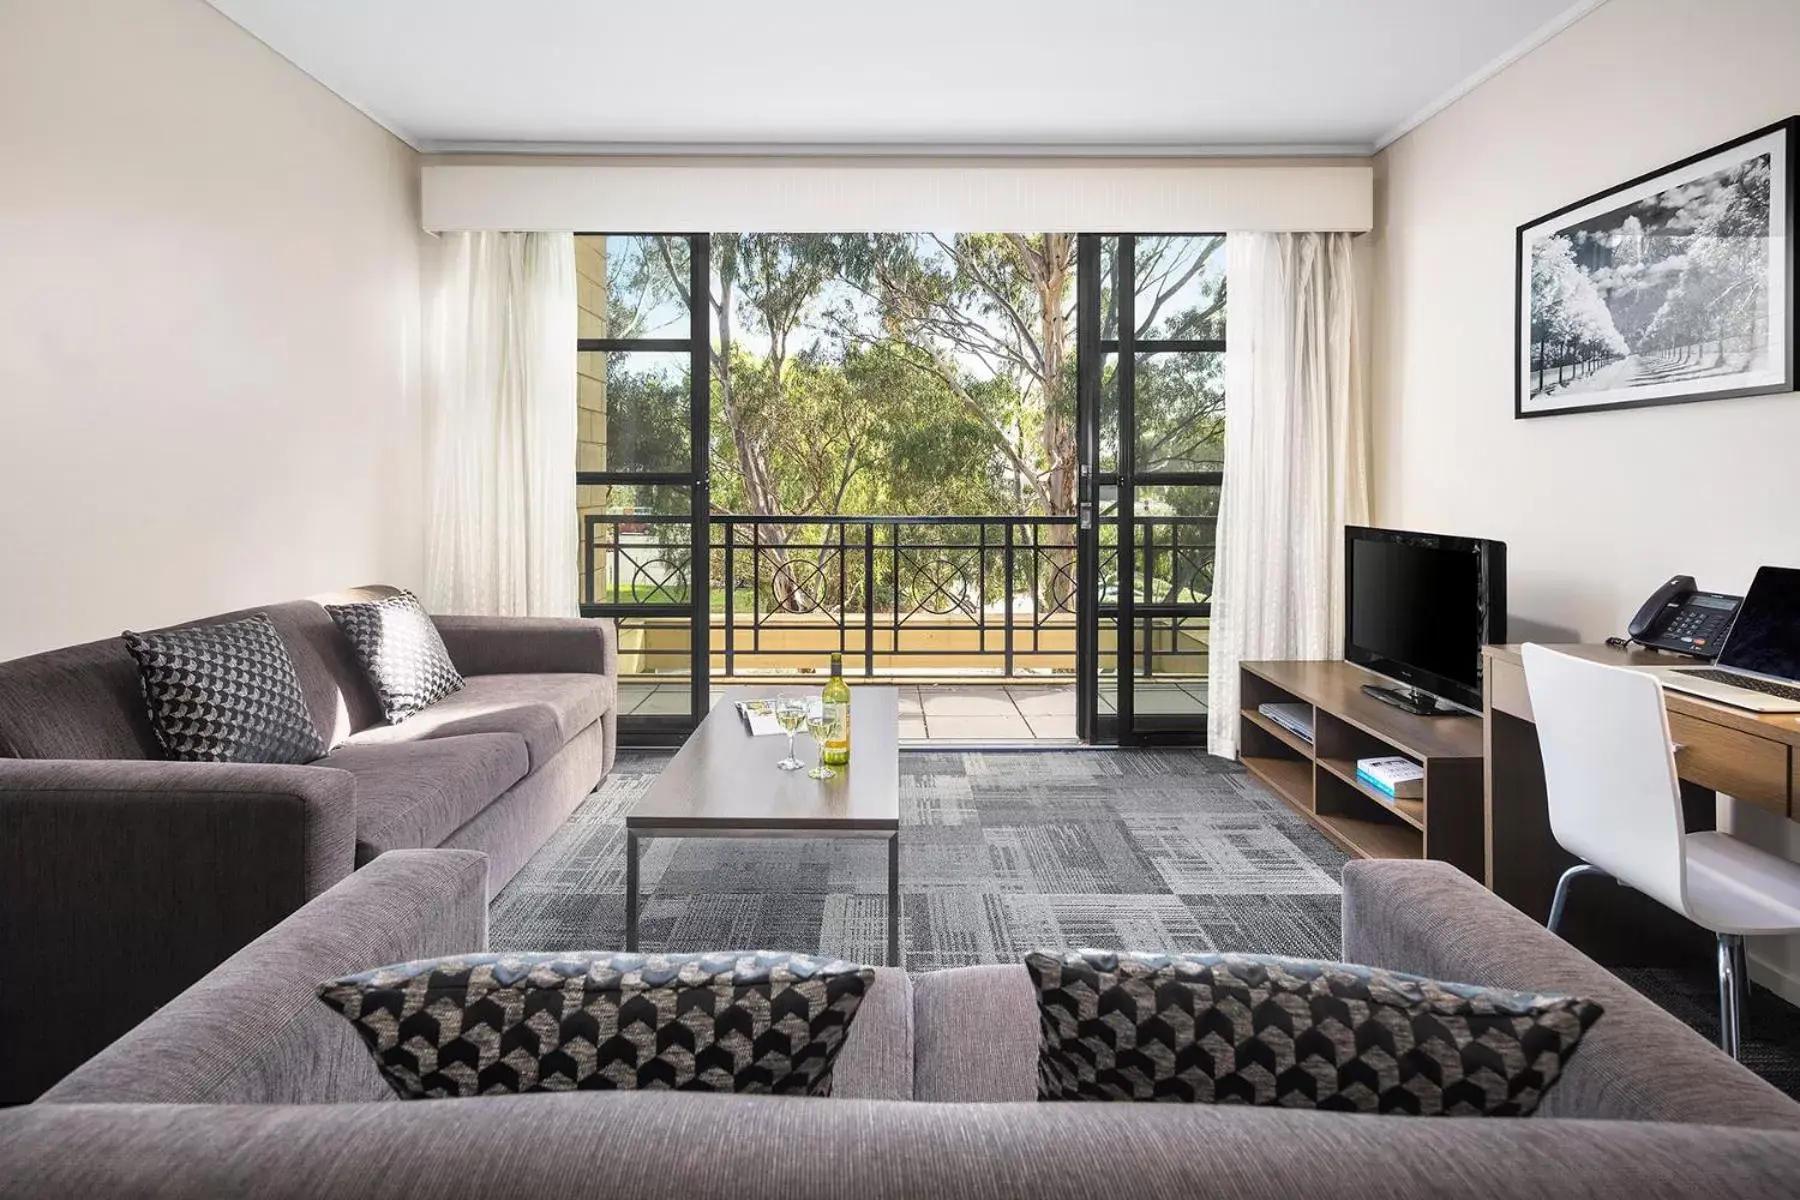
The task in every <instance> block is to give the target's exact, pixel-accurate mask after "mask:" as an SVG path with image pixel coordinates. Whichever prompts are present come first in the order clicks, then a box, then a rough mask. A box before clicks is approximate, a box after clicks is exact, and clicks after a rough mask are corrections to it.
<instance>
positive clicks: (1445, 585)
mask: <svg viewBox="0 0 1800 1200" xmlns="http://www.w3.org/2000/svg"><path fill="white" fill-rule="evenodd" d="M1505 640H1506V543H1505V542H1493V541H1488V540H1486V539H1484V538H1466V537H1448V536H1445V535H1442V534H1435V533H1412V532H1408V531H1405V530H1399V529H1371V528H1367V527H1365V526H1360V525H1351V526H1348V527H1346V528H1345V530H1344V657H1345V658H1347V659H1348V660H1350V661H1351V662H1353V663H1357V664H1359V665H1361V666H1364V667H1367V668H1368V669H1369V670H1371V671H1374V672H1377V673H1378V674H1381V675H1386V676H1388V677H1389V678H1391V679H1394V680H1397V681H1399V682H1400V683H1403V684H1405V685H1406V687H1405V688H1383V687H1376V686H1373V685H1370V686H1367V687H1365V688H1364V689H1363V690H1364V691H1366V692H1368V693H1369V694H1370V695H1372V696H1375V697H1376V698H1377V699H1380V700H1385V701H1387V702H1388V703H1390V704H1397V705H1399V706H1400V707H1401V708H1406V709H1410V710H1411V711H1414V712H1421V713H1433V712H1440V711H1444V709H1443V708H1442V706H1440V705H1439V704H1438V702H1437V699H1436V698H1438V697H1441V698H1442V699H1444V700H1448V701H1450V703H1451V704H1453V705H1458V706H1460V707H1462V708H1465V709H1471V710H1476V711H1479V710H1480V708H1481V647H1482V646H1483V645H1486V644H1488V643H1490V642H1504V641H1505Z"/></svg>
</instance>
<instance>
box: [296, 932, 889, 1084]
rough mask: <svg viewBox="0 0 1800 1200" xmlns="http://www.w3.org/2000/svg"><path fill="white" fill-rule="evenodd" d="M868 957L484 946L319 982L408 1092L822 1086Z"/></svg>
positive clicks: (865, 979) (867, 977) (864, 981)
mask: <svg viewBox="0 0 1800 1200" xmlns="http://www.w3.org/2000/svg"><path fill="white" fill-rule="evenodd" d="M874 978H875V971H874V969H873V968H871V967H862V966H856V965H853V964H851V963H844V962H835V961H828V960H825V959H819V958H808V957H806V956H805V955H799V954H770V953H754V954H741V955H735V954H669V955H643V954H505V955H496V954H482V955H469V956H464V957H460V958H440V959H432V960H429V961H425V962H412V963H401V964H399V965H397V966H391V967H378V968H376V969H375V970H373V971H365V972H363V973H362V974H360V975H351V976H348V977H346V978H343V979H335V980H329V981H327V982H326V983H323V984H321V985H319V998H320V999H322V1000H324V1001H325V1003H327V1004H329V1005H330V1006H331V1007H332V1008H335V1009H337V1010H338V1011H339V1012H341V1013H343V1014H344V1015H345V1016H346V1017H348V1018H350V1020H351V1022H352V1023H353V1024H355V1026H356V1032H357V1033H359V1034H361V1035H362V1039H363V1041H364V1042H365V1043H366V1044H367V1045H368V1047H369V1050H370V1052H371V1053H373V1054H374V1055H375V1059H376V1061H377V1062H378V1063H379V1064H380V1066H381V1073H382V1075H384V1076H385V1077H386V1078H387V1081H388V1083H389V1085H390V1086H392V1087H393V1089H394V1091H396V1092H398V1093H399V1094H400V1097H401V1098H402V1099H405V1100H421V1099H430V1098H442V1097H451V1096H483V1095H494V1094H504V1093H514V1092H568V1091H576V1090H605V1091H613V1090H625V1091H631V1090H650V1089H668V1088H672V1089H680V1090H684V1091H701V1092H770V1093H776V1094H787V1095H806V1096H824V1095H828V1094H830V1091H831V1064H832V1061H833V1060H834V1059H835V1058H836V1057H837V1052H838V1050H839V1049H840V1048H841V1047H842V1046H843V1043H844V1035H845V1033H846V1032H848V1030H849V1028H850V1021H851V1018H853V1017H854V1016H855V1015H856V1009H857V1006H858V1005H860V1004H861V1003H862V998H863V995H864V994H865V993H866V992H867V991H868V987H869V984H870V983H871V982H872V981H873V980H874Z"/></svg>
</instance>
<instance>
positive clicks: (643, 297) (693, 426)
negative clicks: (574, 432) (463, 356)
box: [575, 234, 711, 744]
mask: <svg viewBox="0 0 1800 1200" xmlns="http://www.w3.org/2000/svg"><path fill="white" fill-rule="evenodd" d="M708 242H709V239H708V238H707V236H706V235H705V234H697V235H682V236H676V235H622V234H577V235H576V238H575V243H576V246H575V261H576V273H577V292H578V302H579V306H580V318H579V319H580V328H579V330H578V338H579V340H578V342H577V343H576V351H577V363H578V366H577V377H578V396H577V403H578V405H579V408H580V413H579V422H580V431H579V435H578V437H579V443H578V451H577V462H576V475H575V480H576V492H577V499H576V503H577V506H578V509H579V517H580V539H581V540H580V550H581V559H580V562H581V614H582V616H585V617H608V618H611V619H613V620H614V621H615V622H617V624H618V628H619V692H620V696H619V712H620V737H621V740H628V741H631V742H635V743H637V744H654V743H659V742H668V741H676V740H679V739H680V738H681V737H682V736H684V735H685V734H686V733H687V732H688V731H690V730H691V729H693V727H694V725H695V724H696V723H697V722H698V720H699V719H700V717H702V716H704V715H705V713H706V710H707V704H708V699H707V667H708V658H709V653H710V645H709V643H710V633H709V628H710V618H711V580H710V572H709V569H708V568H709V560H710V557H711V556H710V555H709V554H708V553H707V550H706V547H707V545H708V539H709V532H708V522H707V514H708V510H709V507H710V494H709V493H710V487H709V484H710V474H709V466H708V464H709V460H710V457H711V455H710V449H709V444H708V431H709V429H710V425H711V414H710V411H709V397H710V394H711V389H710V387H709V384H708V380H709V360H708V353H709V344H708V334H707V301H706V297H707V295H708V287H709V279H708V269H709V268H708V263H709V253H710V252H709V245H708Z"/></svg>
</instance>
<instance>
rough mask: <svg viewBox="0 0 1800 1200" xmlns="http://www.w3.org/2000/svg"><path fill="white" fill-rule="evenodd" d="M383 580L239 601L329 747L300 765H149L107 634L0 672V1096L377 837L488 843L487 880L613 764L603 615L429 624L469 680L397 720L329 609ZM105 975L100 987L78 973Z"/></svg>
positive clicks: (146, 1010)
mask: <svg viewBox="0 0 1800 1200" xmlns="http://www.w3.org/2000/svg"><path fill="white" fill-rule="evenodd" d="M393 591H394V589H392V588H382V587H375V588H359V589H354V590H352V591H349V592H345V593H341V594H340V595H339V596H333V597H319V598H315V599H312V600H298V601H291V602H288V603H283V604H272V605H267V606H264V607H262V608H259V609H254V610H247V611H255V612H266V613H267V614H268V615H269V617H270V619H271V620H272V621H273V622H274V624H275V626H276V628H277V629H278V630H279V631H280V633H281V635H282V639H283V641H284V642H285V643H286V645H287V647H288V652H289V654H290V655H291V656H292V658H293V660H294V665H295V669H296V671H297V672H298V674H299V677H300V684H301V687H302V689H303V691H304V692H305V693H306V698H307V703H308V706H309V708H310V709H311V711H312V716H313V720H314V723H315V724H316V725H317V726H318V727H319V729H320V731H321V733H323V734H324V735H325V738H326V740H327V741H328V742H329V743H331V744H332V745H333V746H334V747H335V748H334V749H333V750H332V752H331V753H330V754H329V755H328V756H327V757H325V758H322V759H320V760H318V761H317V762H315V763H312V764H310V765H307V766H264V765H239V764H221V763H174V762H167V761H164V760H163V759H162V757H161V752H160V749H159V747H158V745H157V742H156V738H155V735H154V733H153V732H152V731H151V729H150V726H149V723H148V721H147V719H146V716H145V711H144V701H143V697H142V694H141V691H140V689H139V685H138V678H137V669H136V666H135V664H134V663H133V661H132V659H131V657H130V655H129V654H128V653H127V652H126V650H125V648H124V646H123V644H122V643H121V642H120V641H119V640H118V639H116V638H109V639H106V640H104V641H98V642H92V643H89V644H87V645H82V646H72V647H69V648H67V649H63V650H53V651H50V652H48V653H45V654H38V655H33V656H31V657H29V658H22V659H17V660H14V661H12V662H7V663H0V913H4V914H5V918H4V920H0V962H5V963H9V964H13V968H12V969H8V970H4V971H0V1102H13V1101H21V1100H28V1099H30V1098H31V1097H33V1096H35V1095H37V1094H38V1093H39V1092H41V1091H42V1090H43V1089H44V1088H46V1087H48V1086H49V1085H50V1084H51V1083H53V1082H54V1081H55V1080H56V1079H58V1078H60V1077H61V1076H62V1075H63V1074H64V1073H66V1072H67V1071H69V1070H70V1069H71V1068H73V1067H74V1066H76V1065H77V1064H78V1063H80V1062H82V1061H83V1060H84V1059H86V1058H87V1057H88V1056H90V1055H91V1054H93V1053H94V1052H95V1051H97V1050H99V1049H101V1048H102V1047H104V1046H105V1045H107V1044H108V1043H109V1042H111V1041H112V1040H113V1039H115V1038H117V1037H118V1036H119V1035H120V1034H122V1033H124V1032H125V1031H126V1030H128V1029H130V1028H131V1027H132V1026H133V1025H135V1024H137V1022H138V1021H140V1020H142V1019H143V1018H144V1017H145V1016H148V1015H149V1014H150V1013H151V1012H152V1011H153V1010H154V1009H155V1008H156V1007H157V1006H158V1005H160V1004H162V1003H164V1002H165V1001H167V1000H169V999H170V998H171V997H172V996H174V995H176V994H177V993H178V992H180V991H181V989H182V988H184V987H186V986H188V985H189V984H191V983H193V982H194V981H195V980H196V979H199V978H200V977H201V976H202V975H203V974H205V973H206V972H207V971H208V970H210V969H212V968H213V967H214V966H216V965H218V964H219V963H220V962H222V961H224V959H225V958H226V956H228V955H230V954H231V953H233V952H234V951H236V950H238V949H239V948H241V947H243V946H244V945H245V944H246V943H248V942H249V941H250V940H251V939H252V938H254V937H256V936H257V935H258V934H260V933H262V932H264V931H265V930H267V929H268V928H269V927H270V926H272V925H274V924H275V923H276V922H277V921H279V920H281V919H282V918H283V917H286V916H287V915H288V914H290V913H292V912H293V911H294V910H295V909H297V908H299V907H300V906H301V905H302V904H305V903H306V902H307V901H308V900H310V899H312V898H313V897H315V896H317V895H319V894H320V893H322V892H324V891H325V890H326V889H327V888H329V887H331V886H332V885H333V884H335V883H337V882H338V881H339V880H341V879H343V878H344V877H345V876H346V875H348V874H350V872H351V871H352V869H354V868H355V867H359V866H361V865H363V864H365V863H367V862H369V861H371V860H373V859H374V858H375V857H376V856H377V855H380V854H382V853H384V852H386V851H390V850H400V849H415V848H422V847H438V846H449V847H457V848H464V849H471V850H480V851H482V852H484V853H485V854H486V855H487V856H488V863H489V874H488V881H489V885H490V886H491V887H493V888H494V889H496V890H498V889H499V887H500V886H501V885H503V884H504V883H505V882H506V881H507V879H509V878H510V877H511V876H512V875H513V873H514V872H515V871H517V870H518V869H519V867H520V866H522V865H523V864H524V863H525V861H526V860H527V859H528V858H529V857H530V856H531V853H532V852H533V851H534V850H536V849H537V848H538V847H539V846H541V845H542V844H543V842H544V841H545V839H546V838H548V837H549V836H550V834H551V832H552V831H554V830H555V829H556V827H557V826H558V825H559V824H560V823H561V822H562V821H563V820H564V818H566V817H567V816H568V814H569V812H570V811H571V810H572V809H574V807H575V806H576V805H577V804H578V803H580V801H581V799H582V797H583V796H585V795H587V793H588V792H589V791H591V790H592V789H593V787H594V784H595V783H596V782H597V781H598V780H600V779H601V778H603V777H604V776H605V774H606V772H607V771H608V770H609V769H610V768H611V766H612V761H613V752H614V746H615V742H616V729H617V716H616V712H615V709H616V700H617V691H618V689H617V647H616V644H615V633H614V630H613V627H612V625H611V623H610V622H597V621H581V620H540V619H523V618H495V617H438V618H435V620H436V622H437V626H438V629H439V632H440V633H441V634H442V635H443V638H444V642H445V645H446V646H447V647H448V649H449V651H450V656H451V658H452V659H453V660H454V661H455V663H456V665H457V667H458V668H459V669H460V670H461V671H462V673H463V675H464V676H465V677H466V679H467V686H465V687H464V688H463V690H462V691H460V692H458V693H456V694H455V695H453V696H450V697H448V698H446V699H445V700H443V701H441V702H439V703H438V704H436V705H433V706H432V707H431V708H429V709H427V710H425V711H424V712H422V713H420V714H419V715H417V716H415V717H414V718H412V719H411V720H409V721H406V722H404V723H403V724H401V725H399V726H388V725H387V724H385V722H384V721H383V720H382V715H381V708H380V704H379V702H378V701H377V699H376V697H375V694H374V691H373V690H372V689H371V688H370V686H369V683H368V680H367V678H366V676H365V675H364V672H363V670H362V668H361V666H360V665H359V664H358V663H357V661H356V658H355V655H354V652H353V651H352V650H351V648H350V644H349V643H348V642H347V641H346V640H345V639H344V637H343V635H342V634H340V633H339V632H338V629H337V626H336V625H335V624H333V622H332V620H331V618H330V616H329V615H328V614H327V613H326V612H325V610H324V608H323V607H322V602H323V601H325V600H333V599H340V598H343V599H357V598H372V597H379V596H383V595H390V594H392V593H393ZM242 615H244V614H242V613H227V614H224V615H221V616H217V617H209V618H203V619H202V620H201V621H200V622H189V623H207V622H213V621H223V620H229V619H231V618H233V617H237V616H242ZM24 964H29V966H28V968H27V969H20V967H21V966H22V965H24ZM102 969H103V970H105V971H106V973H107V974H108V976H109V983H108V986H107V988H106V990H105V994H103V993H102V990H101V989H99V988H95V987H92V986H89V984H88V983H87V981H86V978H85V977H86V975H87V974H88V973H89V972H92V971H95V970H102ZM46 1003H49V1004H52V1005H53V1006H54V1008H55V1011H56V1014H57V1021H58V1024H59V1033H58V1036H56V1037H54V1038H46V1037H44V1036H42V1033H41V1031H40V1030H38V1029H37V1028H36V1027H35V1026H36V1022H37V1021H38V1019H39V1016H40V1014H41V1011H42V1008H43V1006H44V1005H45V1004H46Z"/></svg>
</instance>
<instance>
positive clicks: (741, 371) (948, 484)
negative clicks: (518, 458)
mask: <svg viewBox="0 0 1800 1200" xmlns="http://www.w3.org/2000/svg"><path fill="white" fill-rule="evenodd" d="M610 241H611V243H612V244H613V245H614V246H616V247H617V249H616V251H612V252H611V254H610V257H609V269H608V275H609V284H610V288H609V292H610V295H609V303H610V304H611V305H612V306H614V311H613V312H612V313H609V322H608V325H609V329H610V330H617V331H618V332H617V333H616V334H615V336H625V335H628V334H629V333H632V332H637V331H641V330H642V329H644V328H646V327H658V328H663V327H666V326H668V325H669V324H670V322H671V317H670V315H669V314H670V312H671V310H674V311H676V312H677V318H678V314H679V312H681V311H685V310H686V309H687V307H688V304H689V300H690V298H689V297H688V296H687V294H686V288H687V282H688V264H687V258H686V254H687V244H686V241H685V239H680V238H661V237H656V238H615V239H610ZM1074 244H1075V243H1074V239H1073V238H1072V237H1070V236H1068V235H1053V234H1033V235H1013V234H957V235H954V236H943V237H940V236H936V235H919V234H850V235H815V234H715V235H714V236H713V238H712V259H713V261H712V264H711V268H712V270H711V277H712V280H711V287H710V289H709V291H710V294H709V295H707V296H703V297H699V298H697V299H698V302H699V303H702V304H706V305H709V306H710V316H711V321H710V325H711V328H712V329H713V338H714V344H713V346H712V348H711V349H712V368H711V369H712V391H713V406H712V409H713V411H712V429H711V438H710V442H711V444H710V447H709V452H710V456H711V467H712V495H713V504H714V507H715V509H716V510H718V511H727V512H736V513H760V514H778V513H790V514H812V513H820V514H827V513H829V514H839V513H893V514H900V515H924V514H952V515H956V514H965V515H975V514H982V513H1005V512H1017V513H1057V514H1066V513H1069V512H1072V511H1073V498H1074V486H1073V478H1074V463H1073V456H1074V436H1073V422H1074V412H1075V391H1076V379H1077V370H1076V363H1075V319H1074V318H1075V312H1074V308H1075V270H1074ZM1222 247H1223V239H1222V238H1198V237H1196V238H1175V237H1170V238H1144V239H1140V241H1139V243H1138V255H1137V264H1136V265H1137V279H1136V290H1135V294H1136V296H1137V303H1138V310H1139V311H1138V318H1139V322H1138V323H1139V326H1140V328H1139V332H1140V335H1141V336H1146V337H1179V338H1201V337H1207V338H1213V337H1222V336H1223V307H1224V277H1223V273H1222V271H1221V270H1219V269H1218V265H1219V263H1220V262H1222V258H1223V255H1222V253H1221V251H1222ZM1209 264H1210V268H1209ZM1103 298H1104V299H1105V302H1106V303H1108V304H1109V305H1111V304H1114V303H1116V297H1111V296H1104V297H1103ZM609 358H610V360H611V361H610V362H609V365H608V372H607V374H608V398H607V399H608V429H609V434H608V437H609V442H610V447H609V458H610V461H611V462H612V463H613V464H615V465H616V466H619V467H633V468H642V469H679V466H680V465H682V464H680V463H678V462H677V460H678V459H679V458H680V457H681V455H682V448H683V447H684V446H685V441H686V437H687V422H688V415H687V414H688V405H687V396H686V388H687V381H686V379H685V377H684V376H681V375H678V374H676V373H674V372H669V373H666V374H662V375H657V374H654V373H651V372H648V371H644V370H637V369H625V368H623V367H619V366H618V364H620V363H621V362H622V361H623V360H624V359H625V358H626V356H622V355H618V354H614V355H610V356H609ZM1109 374H1110V372H1109ZM1137 396H1138V403H1137V404H1136V405H1135V406H1134V411H1135V412H1136V414H1137V417H1138V438H1137V451H1138V455H1139V462H1140V465H1141V466H1144V467H1149V468H1161V469H1170V470H1216V469H1218V466H1217V464H1218V463H1219V461H1220V460H1221V459H1222V458H1223V454H1222V450H1221V446H1222V443H1223V425H1224V404H1223V376H1222V356H1221V355H1218V354H1214V353H1184V354H1179V355H1158V356H1145V357H1143V358H1141V359H1140V360H1139V363H1138V368H1137ZM1103 424H1107V425H1111V426H1112V427H1113V428H1114V429H1116V418H1115V419H1113V420H1110V421H1103ZM1105 436H1106V435H1105V434H1103V439H1104V437H1105ZM1116 450H1117V447H1116V445H1114V446H1112V447H1111V448H1110V450H1109V451H1108V452H1107V457H1109V458H1116Z"/></svg>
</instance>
